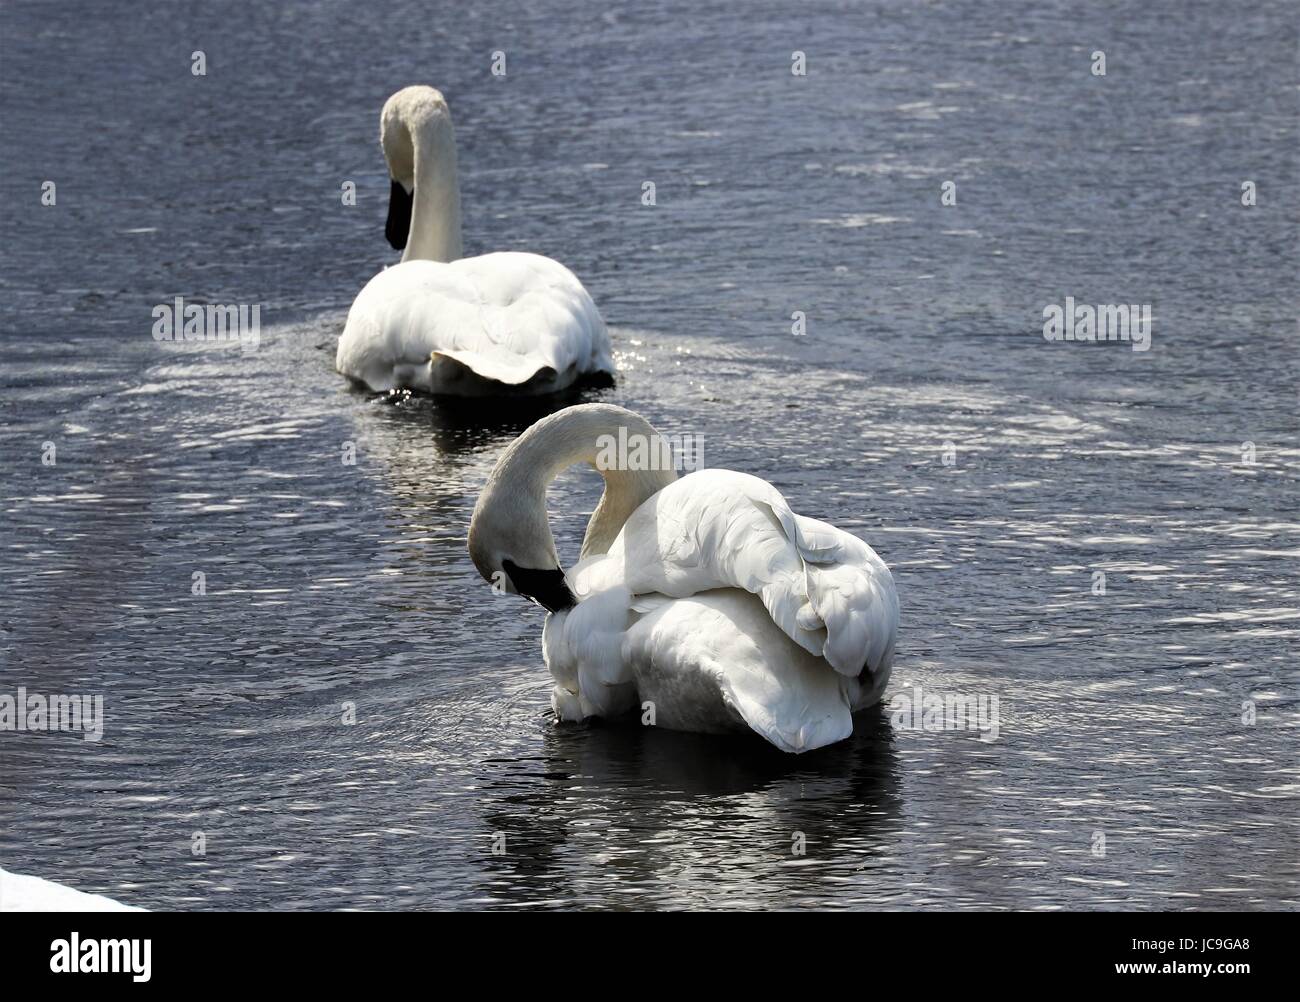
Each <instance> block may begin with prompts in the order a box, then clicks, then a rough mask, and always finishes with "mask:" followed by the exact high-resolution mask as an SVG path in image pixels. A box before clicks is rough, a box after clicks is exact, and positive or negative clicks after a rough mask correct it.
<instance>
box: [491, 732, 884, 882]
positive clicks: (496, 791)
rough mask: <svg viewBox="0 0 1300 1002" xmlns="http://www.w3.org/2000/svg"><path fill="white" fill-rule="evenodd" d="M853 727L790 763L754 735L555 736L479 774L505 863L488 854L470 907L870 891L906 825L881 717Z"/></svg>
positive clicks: (604, 734) (596, 733) (636, 734)
mask: <svg viewBox="0 0 1300 1002" xmlns="http://www.w3.org/2000/svg"><path fill="white" fill-rule="evenodd" d="M854 725H855V726H854V733H853V736H852V737H851V738H849V739H848V740H846V741H843V742H841V743H839V744H836V745H832V746H830V747H828V748H823V749H819V750H817V751H813V752H809V753H807V754H805V755H801V756H798V757H795V756H790V755H786V754H783V753H781V752H779V751H777V750H776V749H774V748H771V747H770V746H768V745H766V744H764V743H763V742H762V741H761V740H759V739H757V738H756V737H754V736H752V735H735V736H713V735H697V734H682V733H671V732H665V731H663V730H659V729H656V728H648V727H641V726H639V725H638V724H636V723H619V724H600V725H588V726H583V727H579V728H554V729H552V730H551V731H550V732H548V734H547V736H546V738H545V744H544V748H543V750H542V753H541V755H540V756H538V757H536V758H527V759H525V758H520V759H517V760H495V761H493V762H489V763H485V764H484V765H483V766H481V767H480V770H481V771H480V786H479V790H480V794H479V795H480V796H482V797H483V798H484V801H485V803H484V819H485V824H486V825H487V826H488V828H489V830H490V831H491V832H492V833H495V834H499V835H500V836H501V840H502V842H503V844H504V850H505V851H504V852H502V853H501V854H499V855H493V854H492V853H491V852H490V850H489V849H488V846H489V842H488V841H487V840H486V839H485V840H484V842H483V843H482V845H483V847H484V857H483V870H484V873H483V876H482V878H481V879H482V881H483V884H484V886H483V887H482V888H481V889H478V890H479V892H480V897H479V900H487V899H492V898H496V899H500V900H503V901H510V902H512V903H518V902H530V903H534V904H542V905H545V904H546V903H548V902H549V903H553V904H554V905H555V906H556V907H574V906H581V905H582V904H583V903H584V901H585V900H587V899H590V900H592V901H599V902H608V901H610V900H611V899H614V900H618V901H623V902H626V904H627V907H629V908H647V907H650V908H653V907H665V908H686V907H706V908H708V907H728V906H739V905H743V906H746V907H751V908H753V907H759V908H781V907H795V906H803V905H812V906H815V905H817V904H819V903H822V902H821V901H820V899H819V898H818V896H817V887H816V884H817V882H818V881H819V880H823V879H826V880H834V881H854V880H869V879H870V876H869V871H870V870H871V869H872V868H873V867H876V866H880V865H884V864H883V862H882V859H883V857H884V856H885V854H886V853H887V852H889V851H890V850H891V848H892V845H893V843H894V841H895V840H896V838H897V837H898V834H899V832H900V830H901V827H902V822H901V817H900V815H901V809H902V804H901V798H900V776H899V765H898V760H897V755H896V752H895V748H894V736H893V733H892V730H891V729H890V726H889V721H888V717H887V715H886V714H885V713H884V712H883V710H881V709H880V708H879V707H875V708H872V709H869V710H866V711H864V712H863V713H860V714H858V715H857V716H856V717H855V719H854ZM539 772H540V773H541V778H540V779H539ZM539 782H540V783H542V784H543V785H542V786H541V787H540V788H539V785H538V784H539ZM801 837H802V844H801V843H800V841H799V840H800V838H801ZM835 896H836V897H838V896H839V895H835ZM830 897H832V896H831V895H827V898H828V900H829V898H830Z"/></svg>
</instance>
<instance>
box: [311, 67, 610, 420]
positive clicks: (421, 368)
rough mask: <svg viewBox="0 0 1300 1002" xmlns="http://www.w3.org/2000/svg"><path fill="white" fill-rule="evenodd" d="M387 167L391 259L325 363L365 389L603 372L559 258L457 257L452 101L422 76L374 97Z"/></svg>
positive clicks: (530, 384)
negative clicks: (394, 258) (398, 257)
mask: <svg viewBox="0 0 1300 1002" xmlns="http://www.w3.org/2000/svg"><path fill="white" fill-rule="evenodd" d="M379 127H380V142H381V144H382V145H383V150H384V158H385V159H386V160H387V161H388V169H389V173H390V174H391V175H392V181H393V183H392V190H391V195H390V201H389V206H388V224H387V227H386V231H385V232H386V233H387V236H388V241H389V243H391V244H392V245H393V246H394V247H395V248H398V249H399V250H400V249H402V248H405V252H404V253H403V254H402V261H401V263H400V264H398V265H395V266H393V267H391V268H388V269H386V270H384V271H381V272H380V273H379V274H378V275H376V276H375V277H374V278H372V279H371V280H370V281H369V283H367V285H366V287H365V288H364V289H362V290H361V293H360V295H358V296H357V298H356V300H355V301H354V302H353V304H352V309H351V310H350V311H349V312H348V319H347V325H346V326H345V328H344V330H343V335H342V337H340V338H339V347H338V354H337V355H336V357H335V366H336V368H337V369H338V371H339V372H341V373H343V374H344V375H345V376H348V377H349V378H351V379H353V380H355V381H357V382H359V383H363V384H365V385H366V386H368V387H369V388H370V389H372V390H391V389H395V388H406V389H417V390H423V391H425V392H428V393H439V394H449V395H455V396H488V395H495V394H505V393H510V394H540V393H552V392H556V391H558V390H562V389H564V388H565V387H567V386H569V385H571V384H572V383H574V382H576V381H577V380H578V379H580V378H582V377H583V376H588V375H592V374H595V373H605V374H608V375H610V376H612V375H613V374H614V362H613V359H612V357H611V355H610V348H609V335H608V333H607V332H606V330H605V322H604V320H603V319H601V316H600V313H599V311H598V310H597V309H596V305H595V304H594V303H593V302H592V301H591V297H590V296H589V295H587V290H586V289H584V288H583V287H582V283H581V282H579V281H578V279H577V278H576V277H574V275H573V273H572V272H571V271H569V269H568V268H566V267H564V265H562V264H560V263H559V262H557V261H552V260H551V259H550V258H546V257H542V256H540V255H538V254H523V253H516V252H505V253H497V254H484V255H482V256H480V257H471V258H462V257H461V256H460V255H461V244H460V190H459V187H458V182H457V179H456V142H455V137H454V135H453V133H452V127H451V112H450V111H449V110H448V109H447V102H446V101H444V100H443V97H442V94H440V93H439V92H438V91H436V90H434V89H433V88H432V87H406V88H404V89H403V90H399V91H398V92H397V93H396V94H394V95H393V96H392V97H390V98H389V99H388V101H387V102H386V103H385V104H384V110H383V112H382V114H381V115H380V123H379Z"/></svg>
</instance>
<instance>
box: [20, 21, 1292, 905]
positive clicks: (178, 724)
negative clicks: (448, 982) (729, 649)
mask: <svg viewBox="0 0 1300 1002" xmlns="http://www.w3.org/2000/svg"><path fill="white" fill-rule="evenodd" d="M467 6H468V5H466V4H463V3H446V4H444V3H427V2H418V3H417V2H411V3H401V4H391V5H390V4H355V5H354V4H350V3H308V4H297V5H293V7H292V9H287V10H286V9H281V5H279V4H263V3H247V4H245V3H235V2H230V3H222V2H215V3H204V4H198V3H177V4H157V5H148V4H133V5H130V6H129V11H127V10H126V9H125V8H126V5H123V9H117V6H116V5H113V4H89V3H87V4H76V3H59V4H46V3H32V2H9V3H6V4H5V5H4V6H3V8H0V88H2V97H0V152H2V153H3V171H0V193H2V195H3V204H4V206H5V208H6V212H5V222H4V239H3V241H2V242H0V254H2V255H3V258H2V264H3V267H0V387H2V388H3V389H2V393H0V417H2V421H3V426H2V428H0V470H2V471H3V481H2V482H0V488H2V510H3V520H2V521H0V694H3V693H9V694H13V693H14V692H15V691H16V689H17V688H18V687H19V686H25V687H26V688H27V689H29V690H32V691H40V692H46V693H97V694H102V695H103V696H104V697H105V702H106V713H107V729H106V731H105V735H104V738H103V740H102V741H100V742H98V743H93V742H86V741H83V740H80V739H79V738H78V737H76V736H74V735H70V734H39V733H0V866H4V867H6V868H9V869H14V870H20V871H24V872H32V873H37V874H40V875H42V876H47V877H53V878H56V879H60V880H63V881H66V882H68V883H71V884H73V885H74V886H77V887H79V888H82V889H84V890H90V891H97V892H103V893H107V894H110V895H114V896H117V897H120V898H122V899H125V900H128V901H130V902H132V903H137V904H141V905H145V906H148V907H150V908H425V907H497V908H508V907H519V906H540V907H555V908H570V907H583V908H602V909H619V908H666V907H695V906H708V907H741V906H747V907H762V908H769V907H770V908H777V907H782V908H789V907H807V906H813V907H835V908H841V907H876V908H880V907H883V908H899V907H936V908H945V909H961V908H1036V909H1052V908H1070V909H1078V908H1207V909H1229V908H1245V909H1251V908H1277V907H1288V908H1293V907H1295V906H1296V903H1297V899H1298V897H1300V889H1298V885H1300V873H1298V871H1297V862H1296V860H1297V853H1296V845H1297V835H1298V833H1297V815H1298V813H1300V812H1298V811H1297V793H1298V792H1300V783H1298V779H1297V773H1298V771H1300V770H1298V768H1297V734H1298V732H1297V723H1298V715H1297V682H1298V678H1297V666H1296V639H1297V636H1298V635H1300V569H1298V568H1297V555H1300V518H1298V516H1297V511H1298V510H1300V504H1297V489H1296V488H1297V477H1298V475H1300V445H1298V442H1297V430H1298V429H1297V409H1298V408H1297V390H1296V387H1297V376H1298V373H1297V364H1296V363H1297V327H1296V294H1297V287H1298V284H1300V283H1297V266H1298V263H1300V255H1298V252H1297V238H1296V234H1297V225H1298V224H1300V208H1298V206H1297V195H1296V192H1297V191H1300V166H1298V161H1300V156H1298V154H1297V148H1298V146H1297V136H1296V118H1297V116H1296V112H1297V96H1298V93H1300V92H1298V90H1297V84H1298V81H1300V74H1298V73H1297V58H1296V52H1297V47H1296V45H1297V38H1296V17H1295V8H1294V6H1293V5H1292V4H1289V3H1285V2H1282V0H1264V2H1261V3H1257V4H1252V5H1250V7H1249V9H1242V10H1235V9H1231V8H1229V7H1227V6H1225V5H1223V4H1221V3H1217V2H1183V0H1178V2H1174V0H1157V2H1149V3H1142V4H1133V5H1120V4H1108V5H1104V6H1097V7H1094V8H1092V9H1091V12H1088V11H1082V10H1080V9H1079V6H1080V5H1078V4H1075V3H1073V2H1050V3H1046V4H1044V3H1036V2H1035V3H1030V2H1014V3H1000V4H987V5H986V4H976V3H970V4H966V3H950V2H938V3H924V4H904V3H867V4H849V3H844V4H828V3H818V4H802V3H801V4H789V5H785V4H778V3H767V2H764V3H753V4H746V5H744V6H743V7H741V8H737V9H736V10H734V11H733V12H731V13H721V12H717V13H709V12H707V11H703V10H701V9H700V8H699V6H698V5H697V4H695V3H680V4H671V5H667V6H663V7H659V8H656V7H655V5H650V4H646V5H642V4H637V5H633V6H629V7H627V8H620V9H611V7H610V5H608V4H606V3H603V2H602V3H589V4H585V5H575V4H566V5H563V6H560V5H551V4H537V5H532V4H530V5H528V8H529V9H528V10H527V11H518V10H513V9H512V8H514V6H515V5H513V4H510V5H506V4H502V5H500V6H499V7H487V8H483V9H479V10H469V9H467ZM581 6H585V7H586V12H585V13H583V12H582V11H581V10H580V9H579V7H581ZM196 49H202V50H204V52H205V54H206V58H207V69H208V72H207V75H206V76H205V77H194V76H192V75H191V73H190V65H191V53H192V52H193V51H194V50H196ZM497 49H500V50H504V51H505V52H506V53H507V75H506V76H505V77H504V78H495V77H493V76H492V75H491V74H490V72H489V69H490V64H491V54H492V52H493V50H497ZM796 49H798V50H802V51H804V52H806V53H807V59H808V75H807V76H806V77H804V78H799V77H795V76H792V75H791V73H790V65H791V52H792V51H793V50H796ZM1095 49H1101V50H1104V51H1105V52H1106V56H1107V75H1106V76H1105V77H1096V76H1093V75H1092V74H1091V73H1090V72H1089V65H1090V54H1091V53H1092V51H1093V50H1095ZM413 82H427V83H432V84H434V85H437V86H439V87H441V88H442V89H443V90H444V92H445V93H446V95H447V98H448V100H449V102H450V104H451V107H452V110H453V114H454V116H455V118H456V123H457V133H458V141H459V152H460V165H461V172H462V177H461V184H462V191H463V201H464V208H465V242H466V253H467V254H472V253H481V252H484V251H488V250H500V249H511V248H515V249H528V250H533V251H538V252H540V253H544V254H549V255H551V256H553V257H556V258H558V259H559V260H561V261H563V262H565V263H566V264H568V265H569V266H570V267H572V268H573V269H574V271H575V272H577V274H578V275H579V276H580V277H581V278H582V279H583V281H584V282H585V283H586V284H587V286H588V288H589V289H590V290H591V292H592V294H593V296H594V297H595V299H596V302H597V303H598V304H599V306H600V307H601V309H602V311H603V312H604V314H605V316H606V318H607V319H608V321H609V323H610V325H611V328H612V332H613V338H614V342H615V347H616V349H617V355H618V359H619V363H620V367H621V376H620V381H619V384H618V386H617V388H616V389H613V390H608V391H603V399H608V400H612V401H615V402H618V403H621V404H625V405H627V406H629V407H632V408H634V409H636V410H639V411H641V412H643V413H644V414H646V415H647V416H648V417H649V418H650V419H651V420H652V421H653V422H655V423H656V424H657V426H658V427H659V428H660V429H661V430H662V431H665V432H668V433H689V434H699V435H703V436H704V441H705V458H706V460H707V462H708V464H709V465H714V466H725V467H730V468H734V469H739V470H745V471H748V472H751V473H755V474H758V475H760V476H763V477H765V478H768V479H769V480H771V481H772V482H773V483H774V484H776V485H777V486H778V487H779V488H780V489H781V490H782V491H783V492H784V493H785V494H786V496H787V497H788V498H789V499H790V501H791V503H792V505H793V507H794V508H795V509H796V510H797V511H800V512H804V513H806V514H810V515H815V516H818V517H821V518H824V519H827V520H829V521H832V522H834V523H836V524H838V525H840V526H842V527H844V528H846V529H849V530H851V531H854V532H857V533H860V534H861V535H863V536H864V537H865V538H866V539H868V540H869V541H870V542H871V543H872V544H873V545H874V546H875V547H876V549H877V550H878V551H879V552H880V554H881V555H882V556H883V557H884V558H885V560H886V561H887V562H888V563H889V564H890V566H891V567H892V568H893V571H894V574H895V577H896V580H897V582H898V589H899V594H900V599H901V603H902V608H903V626H902V633H901V636H900V640H899V644H898V653H897V660H896V667H895V680H896V681H895V683H894V684H893V685H892V686H891V695H892V694H893V693H895V692H900V691H905V690H908V689H910V687H912V686H914V685H921V686H923V687H924V688H925V689H926V690H929V691H933V692H939V693H969V694H979V695H995V696H997V697H998V698H999V701H1000V708H1001V711H1000V716H1001V721H1000V734H999V736H998V739H997V740H996V741H989V740H981V739H980V737H979V736H978V735H976V734H971V733H956V732H953V733H926V732H921V731H915V730H909V729H906V728H904V727H902V726H900V725H899V724H898V722H896V721H894V720H891V719H890V714H889V713H888V712H883V711H882V712H874V713H870V714H867V715H866V717H865V718H864V719H862V720H860V721H859V724H858V733H857V734H856V735H855V737H854V738H853V740H852V741H851V742H847V743H845V744H844V745H842V746H839V747H835V748H832V749H829V750H826V751H823V752H820V753H814V754H811V755H808V756H804V757H799V758H791V757H785V756H782V755H780V754H778V753H775V752H769V751H768V750H767V749H766V748H765V747H762V746H759V745H757V744H756V743H754V742H748V741H743V740H741V741H727V740H720V739H702V738H697V737H690V736H682V735H673V734H665V733H646V732H643V731H641V730H640V729H637V728H634V729H630V730H629V729H626V728H618V727H590V728H557V727H555V726H554V724H553V721H552V720H551V718H550V715H549V710H548V689H549V678H548V675H547V673H546V670H545V668H544V666H543V664H542V657H541V650H540V634H541V626H542V621H541V616H540V614H539V612H538V610H537V609H535V608H534V607H532V606H531V605H528V604H526V603H524V602H520V601H519V600H518V599H514V598H511V597H504V598H497V597H494V596H493V595H492V593H491V591H490V590H489V588H488V587H487V586H486V585H485V584H484V583H483V582H482V581H481V580H480V579H479V578H478V576H477V574H476V573H475V571H474V569H473V567H472V566H471V565H470V563H469V561H468V559H467V556H466V554H465V549H464V537H465V530H466V524H467V520H468V517H469V513H470V510H471V508H472V505H473V502H474V499H475V496H476V494H477V490H478V488H479V486H480V485H481V484H482V482H483V480H484V478H485V477H486V475H487V473H488V471H489V470H490V469H491V467H492V464H493V462H494V460H495V458H496V457H497V455H498V454H499V452H500V450H501V449H502V447H503V446H504V445H505V444H506V443H507V442H508V441H509V440H510V439H511V437H513V436H514V435H516V434H518V432H519V431H520V430H521V429H522V428H524V427H526V426H527V424H528V423H529V422H530V421H531V420H532V419H533V418H534V417H535V416H536V415H535V414H530V413H528V412H526V411H524V412H521V411H516V410H510V409H505V408H494V409H491V410H489V411H487V412H485V413H484V412H477V413H464V412H460V411H452V410H447V409H443V408H438V407H435V406H432V405H431V404H429V403H428V402H427V401H408V402H406V403H404V404H402V405H399V406H393V405H390V404H385V403H380V402H375V401H372V400H369V399H367V398H366V397H365V396H363V395H359V394H357V393H355V392H352V391H350V390H349V389H348V388H347V387H346V386H345V385H344V381H343V380H342V379H341V378H340V377H339V376H337V375H336V374H335V373H334V372H333V351H334V344H335V341H336V339H337V335H338V332H339V331H340V329H341V327H342V321H343V316H344V313H345V312H346V309H347V307H348V305H349V303H350V302H351V300H352V297H353V296H354V295H355V294H356V292H357V291H358V290H359V289H360V288H361V286H362V285H363V284H364V282H365V281H366V280H367V279H368V278H369V277H370V276H371V275H372V274H373V273H374V272H376V271H377V270H378V269H379V268H380V267H382V266H383V265H384V264H385V263H388V262H391V261H392V260H394V257H395V256H394V255H393V253H392V252H391V251H390V249H389V248H388V247H387V245H386V244H385V243H384V241H383V236H382V230H383V221H384V213H385V209H386V200H387V191H388V180H387V176H386V171H385V168H384V164H383V161H382V159H381V156H380V152H379V148H378V143H377V132H378V111H379V108H380V106H381V104H382V102H383V100H384V99H385V98H386V97H387V95H388V94H389V93H390V92H391V91H393V90H395V89H396V88H397V87H399V86H401V85H405V84H407V83H413ZM45 180H54V181H55V182H56V183H57V204H56V205H55V206H52V207H49V206H42V205H41V204H40V191H41V183H42V182H43V181H45ZM347 180H352V181H354V182H355V183H356V185H357V191H358V199H357V204H356V205H355V206H344V205H342V204H341V199H340V197H339V192H340V185H341V184H342V183H343V182H344V181H347ZM647 180H650V181H654V182H655V184H656V188H657V192H656V193H657V205H656V206H654V207H653V208H651V207H645V206H643V205H642V204H641V200H640V196H641V190H642V183H643V181H647ZM947 180H952V181H955V182H956V184H957V193H958V203H957V205H955V206H948V207H944V206H941V205H940V185H941V184H942V183H943V182H944V181H947ZM1245 180H1251V181H1254V182H1255V183H1256V185H1257V191H1258V204H1257V205H1256V206H1254V207H1250V208H1247V207H1243V206H1242V205H1241V203H1240V200H1239V199H1240V194H1241V183H1242V182H1243V181H1245ZM177 295H181V296H185V297H187V298H189V299H191V300H193V301H207V302H213V303H247V304H252V303H257V304H261V306H262V323H263V329H262V340H261V345H260V350H258V351H256V352H255V353H248V354H245V353H241V352H240V351H239V350H238V349H237V348H234V347H226V346H214V347H209V348H195V347H192V346H191V347H184V346H182V347H175V346H167V345H160V344H158V343H156V342H155V341H153V340H152V338H151V337H150V328H151V324H152V317H151V309H152V308H153V306H154V305H155V304H159V303H165V302H170V301H171V300H172V298H173V297H175V296H177ZM1067 295H1071V296H1074V297H1076V299H1077V300H1078V301H1079V302H1081V303H1094V304H1095V303H1112V302H1122V303H1150V304H1153V306H1154V308H1155V320H1154V322H1153V336H1152V349H1151V350H1150V351H1149V352H1145V353H1140V352H1133V351H1131V350H1129V347H1128V346H1126V345H1122V344H1103V345H1084V344H1050V343H1047V342H1045V341H1044V340H1043V338H1042V336H1041V333H1040V332H1041V325H1042V310H1043V307H1044V306H1045V305H1047V304H1050V303H1062V302H1063V300H1064V297H1065V296H1067ZM795 311H803V312H804V313H805V314H806V316H807V330H808V333H807V335H806V336H804V337H802V338H797V337H794V336H792V335H791V333H790V328H791V314H792V313H794V312H795ZM46 442H51V443H54V445H55V447H56V455H57V463H56V464H55V465H53V466H47V465H42V462H41V455H42V450H43V447H44V443H46ZM1247 442H1249V443H1254V446H1255V452H1256V455H1255V459H1256V461H1255V462H1254V464H1248V463H1245V462H1243V443H1247ZM345 443H354V444H355V448H356V452H357V457H358V458H357V463H356V465H355V466H347V465H344V464H343V463H342V461H341V456H342V451H343V449H344V447H345ZM946 443H951V444H952V447H953V449H954V450H955V456H956V462H955V464H954V465H945V464H944V462H943V456H944V448H945V444H946ZM598 486H599V481H598V480H596V478H595V477H594V474H579V473H577V472H574V473H572V474H570V475H566V476H565V477H564V478H562V479H561V480H560V481H559V482H557V484H556V486H555V488H554V490H553V492H552V499H551V500H552V511H553V518H554V521H555V524H556V530H557V537H558V539H559V543H560V547H561V552H562V554H563V555H565V556H566V558H568V559H572V556H573V555H574V554H575V553H576V551H577V547H578V544H579V541H580V533H581V531H582V529H583V527H584V525H585V520H586V513H587V512H588V511H589V510H590V507H591V505H592V504H593V503H594V499H595V497H596V493H597V490H598ZM196 571H201V572H203V574H204V575H205V576H206V585H207V594H206V595H205V596H196V595H193V594H192V593H191V581H192V575H193V574H194V572H196ZM1097 571H1103V572H1104V573H1105V575H1106V592H1105V594H1104V595H1098V594H1094V593H1093V581H1094V573H1095V572H1097ZM345 703H354V704H355V705H356V713H357V718H358V719H357V723H356V725H355V726H343V725H342V724H341V723H340V720H341V717H342V715H343V712H344V711H343V705H344V704H345ZM1244 704H1246V705H1248V706H1253V708H1254V713H1255V722H1254V724H1253V725H1251V724H1246V723H1243V713H1244V711H1243V705H1244ZM196 832H202V833H204V836H205V838H206V843H207V851H206V855H202V856H197V855H195V854H194V853H193V852H192V839H193V836H194V833H196ZM500 833H503V834H504V836H505V845H506V851H505V852H504V854H500V855H494V854H493V840H494V837H496V836H497V835H498V834H500ZM799 833H802V834H803V836H804V838H805V840H806V849H807V851H806V854H803V855H798V854H796V853H794V852H792V846H793V845H794V842H795V839H796V838H797V837H798V834H799ZM1098 835H1101V836H1103V837H1104V840H1105V853H1104V855H1100V854H1098V853H1097V852H1095V851H1094V850H1095V849H1096V848H1097V847H1098V846H1099V844H1100V843H1099V842H1098ZM498 844H499V843H498Z"/></svg>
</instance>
